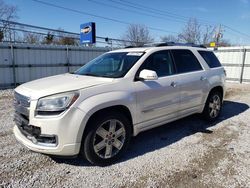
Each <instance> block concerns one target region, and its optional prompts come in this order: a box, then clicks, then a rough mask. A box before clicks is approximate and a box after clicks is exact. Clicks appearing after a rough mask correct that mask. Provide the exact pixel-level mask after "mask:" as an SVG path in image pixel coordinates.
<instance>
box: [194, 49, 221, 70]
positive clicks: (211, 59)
mask: <svg viewBox="0 0 250 188" xmlns="http://www.w3.org/2000/svg"><path fill="white" fill-rule="evenodd" d="M198 52H199V54H200V55H201V56H202V57H203V59H204V60H205V61H206V62H207V64H208V66H209V67H210V68H214V67H221V64H220V61H219V60H218V58H217V57H216V56H215V55H214V53H213V52H209V51H198Z"/></svg>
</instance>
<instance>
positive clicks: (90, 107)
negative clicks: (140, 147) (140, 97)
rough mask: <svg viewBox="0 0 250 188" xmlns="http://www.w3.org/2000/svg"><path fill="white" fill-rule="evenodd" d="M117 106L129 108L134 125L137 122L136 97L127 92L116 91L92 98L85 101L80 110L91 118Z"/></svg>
mask: <svg viewBox="0 0 250 188" xmlns="http://www.w3.org/2000/svg"><path fill="white" fill-rule="evenodd" d="M117 105H123V106H125V107H127V108H128V109H129V111H130V113H131V116H132V122H133V124H135V123H136V122H137V121H136V119H137V118H136V116H135V114H136V113H134V112H135V111H136V97H135V94H132V93H128V92H127V91H126V92H125V91H114V92H107V93H101V94H98V95H93V96H90V97H88V98H86V99H85V100H83V101H82V102H81V103H80V104H79V105H78V108H79V109H80V110H82V111H84V112H85V113H86V115H87V117H88V118H89V117H91V116H92V115H93V114H94V113H95V112H97V111H99V110H101V109H104V108H108V107H112V106H117Z"/></svg>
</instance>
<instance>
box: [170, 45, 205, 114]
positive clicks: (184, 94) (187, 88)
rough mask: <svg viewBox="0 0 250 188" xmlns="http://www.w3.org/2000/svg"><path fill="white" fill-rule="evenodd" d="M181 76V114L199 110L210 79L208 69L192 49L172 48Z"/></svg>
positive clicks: (179, 83) (179, 84)
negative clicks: (206, 69) (205, 68)
mask: <svg viewBox="0 0 250 188" xmlns="http://www.w3.org/2000/svg"><path fill="white" fill-rule="evenodd" d="M171 52H172V55H173V58H174V62H175V65H176V70H177V74H178V75H179V76H180V79H179V82H178V86H179V88H180V115H185V114H187V113H193V112H197V110H199V109H200V108H201V106H202V104H203V103H204V96H205V93H206V90H207V86H208V81H207V75H206V71H205V70H204V68H203V67H202V65H201V64H200V62H199V61H198V59H197V58H196V56H195V55H194V54H193V52H192V51H191V50H187V49H176V50H171Z"/></svg>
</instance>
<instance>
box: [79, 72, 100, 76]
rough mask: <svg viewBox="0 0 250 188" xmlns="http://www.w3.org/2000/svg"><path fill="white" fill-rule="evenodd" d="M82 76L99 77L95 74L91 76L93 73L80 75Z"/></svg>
mask: <svg viewBox="0 0 250 188" xmlns="http://www.w3.org/2000/svg"><path fill="white" fill-rule="evenodd" d="M82 75H83V76H96V77H100V75H97V74H93V73H89V72H88V73H84V74H82Z"/></svg>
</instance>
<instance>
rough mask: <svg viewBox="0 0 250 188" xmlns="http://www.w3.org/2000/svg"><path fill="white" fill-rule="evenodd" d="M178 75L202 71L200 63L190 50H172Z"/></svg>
mask: <svg viewBox="0 0 250 188" xmlns="http://www.w3.org/2000/svg"><path fill="white" fill-rule="evenodd" d="M172 54H173V57H174V60H175V64H176V69H177V72H178V73H185V72H192V71H198V70H202V67H201V64H200V62H199V61H198V60H197V58H196V57H195V55H194V54H193V53H192V52H191V51H190V50H172Z"/></svg>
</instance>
